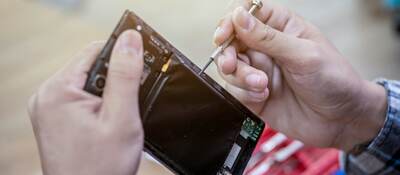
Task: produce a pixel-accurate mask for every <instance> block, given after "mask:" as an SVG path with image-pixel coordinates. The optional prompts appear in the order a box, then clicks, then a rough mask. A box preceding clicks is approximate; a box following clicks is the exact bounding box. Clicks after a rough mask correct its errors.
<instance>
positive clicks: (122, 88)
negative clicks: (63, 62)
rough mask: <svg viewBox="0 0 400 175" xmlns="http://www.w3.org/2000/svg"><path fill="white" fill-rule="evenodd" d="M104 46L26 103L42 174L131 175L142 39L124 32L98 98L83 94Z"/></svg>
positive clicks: (138, 148) (136, 154) (139, 139)
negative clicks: (89, 75) (92, 66)
mask: <svg viewBox="0 0 400 175" xmlns="http://www.w3.org/2000/svg"><path fill="white" fill-rule="evenodd" d="M103 45H104V43H96V44H91V45H90V46H89V47H88V48H86V49H85V50H83V51H82V52H81V53H79V54H78V55H77V56H76V58H75V59H74V60H73V61H72V62H71V63H70V64H69V65H67V66H66V67H65V68H63V69H62V70H61V71H59V72H58V73H56V74H55V75H54V76H53V77H51V78H50V79H49V80H47V81H46V82H45V83H43V85H42V86H41V87H40V88H39V90H38V91H37V92H36V93H35V94H34V95H33V96H32V97H31V99H30V102H29V106H28V111H29V115H30V117H31V121H32V125H33V129H34V133H35V137H36V141H37V143H38V147H39V153H40V158H41V163H42V169H43V173H44V174H57V175H62V174H66V175H70V174H74V175H83V174H84V175H89V174H96V175H102V174H104V175H109V174H113V175H128V174H129V175H132V174H135V173H136V171H137V168H138V165H139V161H140V155H141V152H142V148H143V129H142V124H141V119H140V117H139V108H138V91H139V84H140V77H141V74H142V69H143V58H142V57H143V46H142V38H141V36H140V34H139V33H137V32H135V31H126V32H124V33H123V34H122V35H121V36H120V37H119V39H118V41H117V43H116V46H115V48H114V50H113V53H112V56H111V61H110V67H109V71H108V78H107V84H106V87H105V91H104V94H103V98H99V97H96V96H93V95H91V94H89V93H87V92H85V91H83V90H82V89H83V87H84V84H85V82H86V79H87V72H88V71H89V69H90V67H91V65H92V64H93V62H94V60H95V58H96V56H97V55H98V54H99V52H100V50H101V49H102V47H103Z"/></svg>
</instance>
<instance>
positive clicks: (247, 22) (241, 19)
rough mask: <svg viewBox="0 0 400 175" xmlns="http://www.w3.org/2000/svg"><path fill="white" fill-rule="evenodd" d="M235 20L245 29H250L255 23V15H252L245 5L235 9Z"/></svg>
mask: <svg viewBox="0 0 400 175" xmlns="http://www.w3.org/2000/svg"><path fill="white" fill-rule="evenodd" d="M235 21H236V22H237V24H238V25H239V26H240V27H241V28H243V29H244V30H247V31H250V30H251V29H253V27H254V25H255V21H254V17H253V16H251V15H250V13H249V12H247V11H246V10H245V9H244V8H243V7H239V8H237V9H236V10H235Z"/></svg>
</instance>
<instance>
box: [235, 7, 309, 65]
mask: <svg viewBox="0 0 400 175" xmlns="http://www.w3.org/2000/svg"><path fill="white" fill-rule="evenodd" d="M232 21H233V24H234V28H235V32H236V35H237V38H238V39H239V40H240V41H242V42H243V43H244V44H245V45H247V46H248V47H250V48H252V49H255V50H257V51H260V52H262V53H265V54H267V55H269V56H271V57H273V58H274V59H275V60H276V61H277V63H278V64H279V63H281V64H283V66H285V64H286V63H287V64H296V63H302V62H304V61H305V60H304V59H307V58H308V57H309V56H308V55H307V54H309V53H310V51H312V49H313V46H314V44H313V42H312V41H309V40H305V39H301V38H297V37H295V36H290V35H287V34H285V33H282V32H280V31H278V30H276V29H274V28H272V27H270V26H267V25H265V24H264V23H262V22H261V21H259V20H258V19H257V18H256V17H254V16H252V15H251V14H250V13H248V12H247V11H246V10H245V9H244V8H243V7H239V8H237V9H236V10H235V11H234V12H233V16H232Z"/></svg>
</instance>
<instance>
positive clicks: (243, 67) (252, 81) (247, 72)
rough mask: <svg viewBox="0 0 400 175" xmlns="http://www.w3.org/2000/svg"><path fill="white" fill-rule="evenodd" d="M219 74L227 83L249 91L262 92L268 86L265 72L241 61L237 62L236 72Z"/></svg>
mask: <svg viewBox="0 0 400 175" xmlns="http://www.w3.org/2000/svg"><path fill="white" fill-rule="evenodd" d="M220 74H221V76H222V78H223V79H224V80H225V81H227V82H228V83H230V84H232V85H234V86H237V87H239V88H241V89H245V90H249V91H254V92H263V91H264V90H265V89H266V88H267V86H268V77H267V75H266V73H265V72H263V71H261V70H258V69H255V68H254V67H252V66H250V65H248V64H246V63H244V62H243V61H241V60H238V61H237V67H236V71H235V72H234V73H233V74H229V75H226V74H224V73H222V72H220Z"/></svg>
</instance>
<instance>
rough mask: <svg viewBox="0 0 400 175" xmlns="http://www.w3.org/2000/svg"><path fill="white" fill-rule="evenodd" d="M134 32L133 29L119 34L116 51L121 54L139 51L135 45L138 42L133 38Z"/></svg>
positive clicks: (131, 53)
mask: <svg viewBox="0 0 400 175" xmlns="http://www.w3.org/2000/svg"><path fill="white" fill-rule="evenodd" d="M134 35H135V34H134V33H133V31H126V32H124V33H122V35H120V37H119V40H118V44H117V51H118V52H119V53H121V54H126V55H135V54H137V53H138V52H139V51H138V49H139V47H138V46H137V45H138V44H137V43H136V40H135V36H134Z"/></svg>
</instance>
